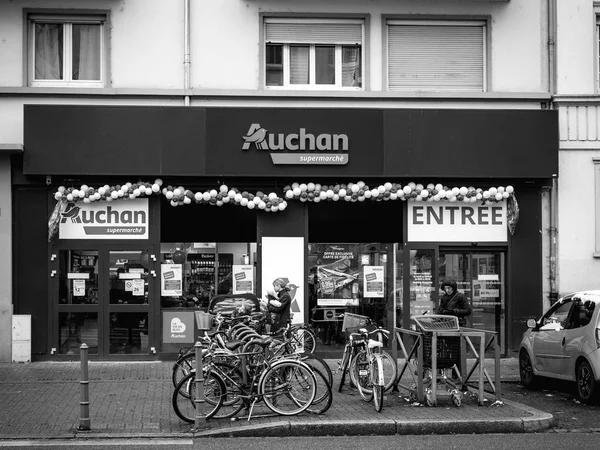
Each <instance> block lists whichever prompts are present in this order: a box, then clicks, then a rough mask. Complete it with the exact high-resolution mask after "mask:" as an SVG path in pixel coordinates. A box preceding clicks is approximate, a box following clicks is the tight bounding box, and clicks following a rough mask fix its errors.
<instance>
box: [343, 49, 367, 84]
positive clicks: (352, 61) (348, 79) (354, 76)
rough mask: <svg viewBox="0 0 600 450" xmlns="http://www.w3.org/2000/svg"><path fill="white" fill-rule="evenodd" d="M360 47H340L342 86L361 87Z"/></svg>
mask: <svg viewBox="0 0 600 450" xmlns="http://www.w3.org/2000/svg"><path fill="white" fill-rule="evenodd" d="M361 70H362V68H361V65H360V47H358V46H356V47H342V86H358V87H360V86H361V85H362V73H361Z"/></svg>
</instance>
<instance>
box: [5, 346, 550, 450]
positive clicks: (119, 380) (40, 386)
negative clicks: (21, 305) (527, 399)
mask: <svg viewBox="0 0 600 450" xmlns="http://www.w3.org/2000/svg"><path fill="white" fill-rule="evenodd" d="M333 363H334V362H333V361H331V364H332V365H333ZM517 363H518V362H517V360H516V359H515V358H508V359H502V360H501V373H502V381H503V382H516V381H518V367H517ZM172 364H173V362H172V361H157V362H90V363H89V380H90V383H89V393H90V420H91V430H90V431H78V430H77V428H78V425H79V409H80V408H79V401H80V391H81V387H80V386H81V385H80V383H79V381H80V377H81V375H80V368H81V365H80V363H79V362H34V363H28V364H9V363H7V364H0V445H1V443H2V440H6V439H74V438H77V439H82V438H83V439H101V438H126V437H130V438H132V437H135V438H187V439H189V438H191V437H198V438H199V437H209V436H210V437H216V436H228V437H232V436H236V437H237V436H321V435H369V434H377V435H388V434H448V433H456V434H459V433H469V434H471V433H506V432H512V433H519V432H537V431H542V430H545V429H548V428H550V427H551V426H552V423H553V417H552V415H550V414H548V413H545V412H542V411H539V410H536V409H532V408H530V407H528V406H525V405H522V404H519V403H515V402H512V401H507V400H503V401H502V402H496V401H495V398H494V397H493V396H491V395H489V396H487V397H486V402H484V403H485V404H484V405H483V406H479V402H478V398H477V391H474V392H473V394H472V395H471V394H467V395H466V396H465V398H464V399H463V403H462V405H461V406H460V407H455V406H453V405H452V403H451V402H450V400H449V399H446V398H445V397H442V398H439V399H438V406H437V407H429V406H426V405H422V404H418V403H415V402H411V401H410V400H409V399H408V398H407V395H406V392H402V391H401V392H391V391H390V392H388V393H386V396H385V399H384V406H383V411H382V412H381V413H377V412H376V411H375V409H374V407H373V404H372V403H366V402H364V401H363V400H362V399H361V398H360V396H359V395H358V393H357V392H356V391H354V390H352V389H350V388H349V387H344V389H343V391H342V393H338V392H337V385H338V383H339V375H337V376H336V377H335V378H334V379H335V384H336V386H335V389H334V399H333V405H332V407H331V408H330V409H329V411H328V412H326V413H325V414H323V415H313V414H308V413H304V414H301V415H299V416H293V417H282V416H267V417H265V415H267V410H266V408H265V407H259V406H258V404H257V407H256V408H255V410H254V413H253V416H252V419H251V421H248V420H246V419H242V418H239V419H237V420H226V419H220V420H208V421H207V423H206V425H207V426H206V428H204V429H203V430H202V431H193V424H192V425H190V424H187V423H184V422H182V421H180V420H179V418H178V417H177V416H176V415H175V413H174V412H173V409H172V407H171V394H172V392H173V386H172V384H171V367H172ZM488 370H490V371H491V372H490V373H491V374H493V370H492V367H489V369H488ZM487 398H489V401H487ZM261 416H262V417H261Z"/></svg>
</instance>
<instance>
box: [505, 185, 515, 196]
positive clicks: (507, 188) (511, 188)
mask: <svg viewBox="0 0 600 450" xmlns="http://www.w3.org/2000/svg"><path fill="white" fill-rule="evenodd" d="M506 192H508V193H509V194H512V193H513V192H515V188H514V187H512V186H510V185H509V186H506Z"/></svg>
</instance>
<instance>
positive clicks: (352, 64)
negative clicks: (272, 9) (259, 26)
mask: <svg viewBox="0 0 600 450" xmlns="http://www.w3.org/2000/svg"><path fill="white" fill-rule="evenodd" d="M264 25H265V26H264V36H265V62H264V63H265V86H266V87H267V88H286V89H349V90H362V89H363V75H364V74H363V67H364V64H363V57H364V56H363V51H362V48H363V36H364V22H363V21H362V20H329V19H321V20H319V19H283V18H266V19H265V24H264Z"/></svg>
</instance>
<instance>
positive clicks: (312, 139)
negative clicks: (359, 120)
mask: <svg viewBox="0 0 600 450" xmlns="http://www.w3.org/2000/svg"><path fill="white" fill-rule="evenodd" d="M242 139H243V140H244V143H243V144H242V150H250V148H252V147H254V148H255V149H257V150H266V151H271V152H272V153H271V158H272V160H273V163H274V164H347V163H348V154H347V153H346V152H348V135H346V134H331V133H321V134H318V135H316V136H315V135H314V134H312V133H307V131H306V128H300V130H299V131H298V133H287V134H286V133H271V132H269V130H267V129H266V128H264V127H262V126H261V125H260V124H259V123H253V124H252V125H250V128H248V132H247V133H246V135H245V136H242ZM277 151H281V153H273V152H277ZM297 152H301V153H297ZM314 152H318V153H314Z"/></svg>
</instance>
